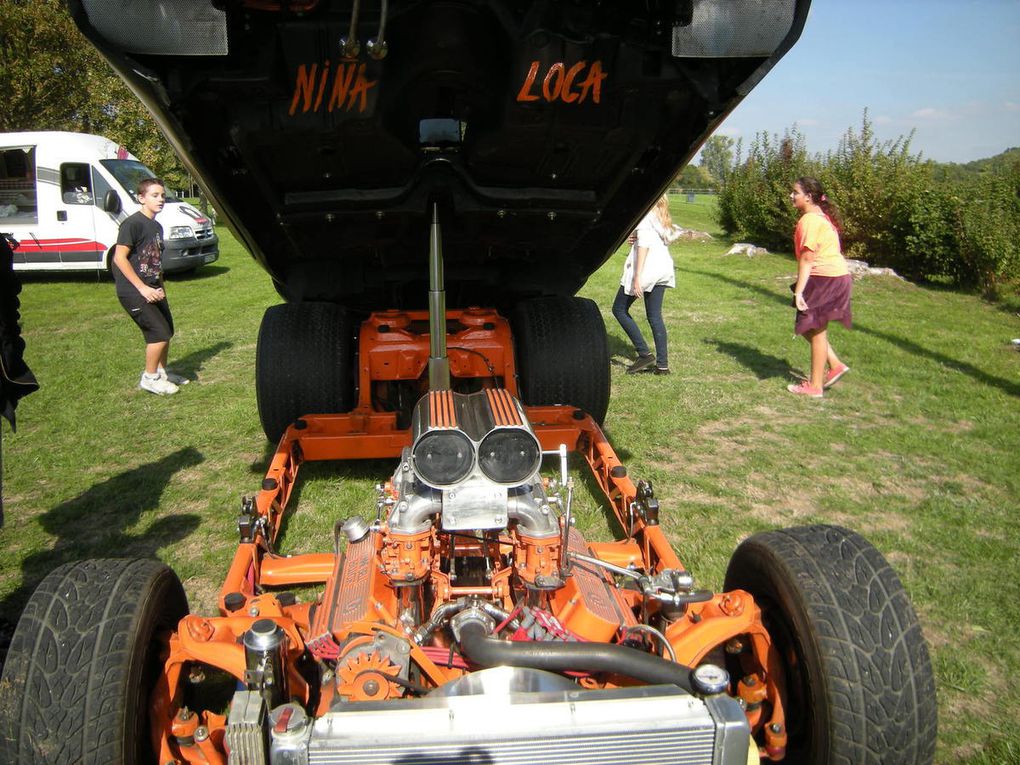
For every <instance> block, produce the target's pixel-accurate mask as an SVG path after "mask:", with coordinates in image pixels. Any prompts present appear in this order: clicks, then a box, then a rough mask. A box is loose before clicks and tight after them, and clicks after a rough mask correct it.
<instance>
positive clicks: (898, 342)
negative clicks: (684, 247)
mask: <svg viewBox="0 0 1020 765" xmlns="http://www.w3.org/2000/svg"><path fill="white" fill-rule="evenodd" d="M683 270H685V271H687V273H691V274H697V275H699V276H708V277H710V278H712V279H717V280H719V281H721V282H725V283H727V284H731V285H733V286H735V287H740V288H741V289H745V290H750V291H752V292H756V293H758V294H759V295H763V296H764V297H767V298H769V299H771V300H773V301H775V302H777V303H780V304H782V305H784V306H786V307H789V305H790V301H789V298H788V297H786V296H785V295H782V294H776V293H775V292H772V291H771V290H768V289H766V288H765V287H761V286H759V285H757V284H751V283H750V282H745V281H741V280H740V279H734V278H732V277H729V276H724V275H722V274H715V273H712V272H711V271H697V270H694V269H683ZM854 330H855V331H857V332H863V333H864V334H866V335H871V336H872V337H875V338H878V339H879V340H884V341H885V342H887V343H889V344H890V345H894V346H896V347H897V348H899V349H900V350H902V351H905V352H907V353H909V354H910V355H912V356H918V357H921V358H925V359H928V360H929V361H934V362H936V363H938V364H941V365H942V366H944V367H946V368H947V369H952V370H954V371H957V372H962V373H963V374H965V375H967V376H968V377H970V378H971V379H972V380H975V381H977V382H979V383H982V384H984V385H988V386H990V387H992V388H998V389H999V390H1001V391H1002V392H1003V393H1006V394H1008V395H1010V396H1020V384H1018V383H1015V382H1012V381H1011V380H1006V379H1003V378H1001V377H996V376H995V375H990V374H988V373H987V372H985V371H984V370H982V369H979V368H978V367H976V366H974V365H973V364H968V363H967V362H965V361H958V360H957V359H954V358H952V357H950V356H946V355H945V354H944V353H939V352H938V351H933V350H930V349H928V348H925V347H924V346H922V345H918V344H917V343H915V342H914V341H912V340H907V339H906V338H903V337H899V336H898V335H893V334H890V333H888V332H882V331H880V330H877V329H872V328H871V327H869V326H867V325H866V324H860V323H859V322H854ZM738 360H739V359H738Z"/></svg>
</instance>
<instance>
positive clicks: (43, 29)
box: [0, 0, 188, 188]
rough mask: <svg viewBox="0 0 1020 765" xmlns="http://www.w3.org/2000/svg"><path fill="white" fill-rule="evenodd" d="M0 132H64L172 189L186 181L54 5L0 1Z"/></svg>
mask: <svg viewBox="0 0 1020 765" xmlns="http://www.w3.org/2000/svg"><path fill="white" fill-rule="evenodd" d="M0 94H2V95H0V99H2V108H0V131H5V132H13V131H27V130H68V131H71V132H77V133H95V134H98V135H104V136H106V137H107V138H109V139H111V140H113V141H117V142H118V143H121V144H123V145H124V146H126V147H128V149H129V150H130V151H131V152H132V153H133V154H135V156H137V157H138V158H139V159H141V160H142V162H144V163H145V164H146V165H147V166H148V167H150V168H151V169H152V170H153V171H154V172H155V173H156V174H157V175H159V176H161V177H163V178H164V179H165V180H166V183H167V184H168V185H169V186H171V187H176V188H180V187H181V186H184V185H185V184H186V182H187V177H188V176H187V172H186V171H185V169H184V167H183V165H182V164H181V162H180V160H179V159H178V158H177V155H176V154H174V152H173V149H171V147H170V144H169V143H168V142H167V140H166V138H164V137H163V134H162V133H161V132H160V130H159V128H158V127H157V125H156V123H155V122H154V121H153V119H152V117H151V116H149V114H148V112H146V111H145V109H144V107H143V106H142V105H141V103H139V101H138V99H137V98H135V96H134V95H133V94H132V93H131V91H130V90H128V88H127V86H126V85H125V84H124V83H123V82H122V81H121V80H120V78H119V77H117V75H116V74H115V73H114V72H113V70H112V69H111V68H110V66H109V64H107V63H106V61H105V60H103V58H102V56H100V55H99V53H98V52H97V51H96V49H95V48H93V47H92V45H91V44H90V43H89V42H88V41H87V40H86V39H85V38H84V37H83V36H82V34H81V33H80V32H79V31H78V28H77V27H76V26H75V25H74V22H73V21H72V20H71V16H70V14H69V13H68V12H67V8H66V7H65V6H64V3H63V2H61V1H60V0H3V2H0Z"/></svg>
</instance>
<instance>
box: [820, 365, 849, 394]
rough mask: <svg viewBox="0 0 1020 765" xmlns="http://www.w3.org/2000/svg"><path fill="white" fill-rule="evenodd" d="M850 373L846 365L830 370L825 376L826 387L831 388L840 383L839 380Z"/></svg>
mask: <svg viewBox="0 0 1020 765" xmlns="http://www.w3.org/2000/svg"><path fill="white" fill-rule="evenodd" d="M849 371H850V367H848V366H847V365H846V364H840V365H839V366H838V367H836V368H835V369H830V370H829V371H828V372H827V373H826V375H825V383H824V387H826V388H831V387H832V386H833V385H835V384H836V383H838V382H839V378H840V377H842V376H843V375H845V374H846V373H847V372H849Z"/></svg>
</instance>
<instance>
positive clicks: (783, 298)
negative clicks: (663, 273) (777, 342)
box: [677, 268, 793, 313]
mask: <svg viewBox="0 0 1020 765" xmlns="http://www.w3.org/2000/svg"><path fill="white" fill-rule="evenodd" d="M677 271H683V272H685V273H688V274H697V275H698V276H707V277H709V278H710V279H716V280H718V281H720V282H725V283H726V284H729V285H732V286H734V287H739V288H740V289H742V290H750V291H751V292H757V293H758V294H759V295H761V296H762V297H766V298H768V299H769V300H772V301H773V302H776V303H779V304H780V305H781V306H783V307H785V308H790V310H791V313H792V310H793V309H792V306H791V305H790V296H789V293H787V294H781V293H777V292H773V291H772V290H770V289H767V288H766V287H762V286H760V285H758V284H752V283H751V282H745V281H742V280H740V279H734V278H733V277H732V276H724V275H723V274H716V273H712V272H711V271H699V270H697V269H695V268H677Z"/></svg>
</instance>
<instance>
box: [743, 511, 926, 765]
mask: <svg viewBox="0 0 1020 765" xmlns="http://www.w3.org/2000/svg"><path fill="white" fill-rule="evenodd" d="M725 589H726V590H727V591H729V590H734V589H739V590H746V591H747V592H749V593H750V594H751V595H753V596H754V599H755V601H756V603H757V604H758V606H759V607H760V608H761V609H762V614H763V616H762V618H763V621H764V623H765V626H766V628H767V629H768V631H769V635H770V636H771V638H772V641H773V645H774V646H775V647H776V649H777V650H778V652H779V655H780V657H781V658H782V663H783V665H784V669H785V671H786V694H787V698H786V723H787V731H786V733H787V736H788V741H787V750H786V759H784V760H783V762H789V763H798V764H800V763H805V764H808V765H828V764H829V763H835V762H846V763H861V765H928V764H929V763H931V762H932V760H933V759H934V756H935V733H936V706H935V679H934V676H933V675H932V669H931V661H930V659H929V657H928V646H927V644H926V643H925V641H924V636H923V635H922V634H921V626H920V624H919V623H918V621H917V614H915V613H914V609H913V606H912V605H911V603H910V599H909V598H908V596H907V593H906V591H905V590H904V589H903V585H902V584H901V583H900V580H899V577H898V576H896V572H895V571H894V570H893V568H892V566H890V565H889V563H888V562H887V561H886V560H885V558H884V557H882V554H881V553H880V552H879V551H878V550H876V549H875V548H874V547H873V546H872V545H871V544H870V543H869V542H868V541H867V540H865V539H864V538H863V537H861V536H860V535H858V534H855V533H854V532H852V531H848V530H846V529H842V528H838V527H836V526H806V527H800V528H791V529H784V530H781V531H770V532H766V533H762V534H756V535H755V536H753V537H751V538H750V539H747V540H746V541H744V542H743V543H742V544H741V545H740V546H739V547H738V548H737V549H736V551H735V552H734V553H733V557H732V558H731V559H730V564H729V568H728V570H727V572H726V584H725Z"/></svg>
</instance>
